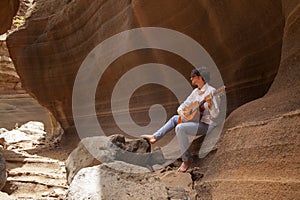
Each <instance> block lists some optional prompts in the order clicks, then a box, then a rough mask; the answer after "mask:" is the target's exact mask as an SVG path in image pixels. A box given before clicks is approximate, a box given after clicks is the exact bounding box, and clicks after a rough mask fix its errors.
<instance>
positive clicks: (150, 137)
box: [141, 135, 156, 144]
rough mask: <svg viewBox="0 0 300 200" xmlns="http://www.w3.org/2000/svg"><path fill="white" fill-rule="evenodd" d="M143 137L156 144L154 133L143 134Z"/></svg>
mask: <svg viewBox="0 0 300 200" xmlns="http://www.w3.org/2000/svg"><path fill="white" fill-rule="evenodd" d="M141 138H144V139H146V140H148V141H149V142H150V144H154V143H155V142H156V139H155V137H154V135H141Z"/></svg>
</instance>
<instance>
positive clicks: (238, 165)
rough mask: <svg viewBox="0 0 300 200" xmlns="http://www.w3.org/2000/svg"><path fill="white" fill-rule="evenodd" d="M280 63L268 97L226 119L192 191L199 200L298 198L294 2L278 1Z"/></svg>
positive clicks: (299, 10) (298, 33)
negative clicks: (281, 24)
mask: <svg viewBox="0 0 300 200" xmlns="http://www.w3.org/2000/svg"><path fill="white" fill-rule="evenodd" d="M282 3H283V11H284V14H285V19H286V22H285V29H284V36H283V47H282V56H281V63H280V68H279V71H278V74H277V76H276V78H275V81H274V83H273V84H272V86H271V88H270V90H269V91H268V93H267V94H266V95H265V96H264V97H263V98H260V99H257V100H255V101H252V102H250V103H248V104H245V105H243V106H241V107H240V108H238V109H236V110H235V111H234V112H232V113H231V115H230V116H229V117H228V119H227V121H226V123H225V126H226V129H225V130H224V135H223V138H222V140H221V142H220V143H219V144H218V151H217V153H216V154H215V156H214V159H213V160H212V161H210V162H207V163H205V165H206V166H207V167H208V170H207V172H206V173H205V176H204V179H203V180H202V181H201V182H199V183H198V186H196V188H197V190H198V193H199V194H204V196H203V199H242V198H243V199H297V198H299V195H300V191H299V188H300V181H299V180H300V168H299V166H300V163H299V160H300V135H299V133H300V123H299V122H300V93H299V91H300V79H299V76H300V68H299V65H300V42H299V41H300V26H299V24H300V3H299V2H298V3H297V4H292V3H287V2H285V1H282Z"/></svg>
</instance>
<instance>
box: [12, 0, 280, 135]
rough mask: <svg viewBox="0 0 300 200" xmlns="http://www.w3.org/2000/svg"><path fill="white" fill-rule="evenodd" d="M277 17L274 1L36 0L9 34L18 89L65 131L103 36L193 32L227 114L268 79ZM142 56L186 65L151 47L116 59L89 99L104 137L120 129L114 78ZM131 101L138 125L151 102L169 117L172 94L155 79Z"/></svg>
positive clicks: (274, 66)
mask: <svg viewBox="0 0 300 200" xmlns="http://www.w3.org/2000/svg"><path fill="white" fill-rule="evenodd" d="M161 11H163V12H161ZM283 21H284V16H283V14H282V8H281V1H279V0H276V1H274V0H266V1H259V0H256V1H251V2H249V1H236V2H227V1H204V0H201V1H189V0H184V1H182V0H180V1H179V0H178V1H176V2H175V1H174V0H164V1H136V0H132V1H129V0H121V1H104V0H103V1H92V0H88V1H86V0H78V1H59V2H58V1H42V0H38V1H36V6H35V12H33V13H32V16H31V17H30V18H29V19H28V20H27V23H26V26H25V27H24V29H22V30H20V31H18V32H15V33H14V34H12V35H10V36H9V38H8V47H9V50H10V54H11V56H12V58H13V61H14V63H15V66H16V69H17V72H18V74H19V75H20V76H21V79H22V84H23V87H24V88H25V89H26V90H27V91H28V92H29V93H30V94H31V95H32V96H34V97H35V98H36V99H37V100H38V101H39V102H40V104H42V105H43V106H45V107H47V108H48V109H49V110H50V111H51V112H52V113H53V115H54V116H55V117H56V119H57V120H58V121H59V122H60V123H61V125H62V127H63V128H64V130H66V131H68V130H72V128H74V121H73V116H72V107H71V105H72V102H71V99H72V89H73V84H74V79H75V76H76V74H77V71H78V69H79V67H80V65H81V63H82V61H83V59H84V58H85V57H86V55H87V54H88V53H89V51H91V50H92V49H93V48H94V47H95V46H96V45H97V44H99V43H100V42H102V41H104V40H105V39H107V38H109V37H111V36H113V35H115V34H117V33H120V32H121V31H125V30H128V29H132V28H136V27H148V26H157V27H164V28H169V29H173V30H176V31H179V32H182V33H184V34H186V35H188V36H190V37H192V38H193V39H195V40H196V41H197V42H198V43H200V44H201V45H202V46H203V47H204V48H205V49H206V50H207V51H208V52H209V54H210V55H211V56H212V58H213V59H214V61H215V63H216V64H217V66H218V67H219V71H220V72H221V74H222V77H223V80H224V82H225V85H226V86H227V98H228V111H229V112H231V111H232V110H234V109H235V108H237V107H238V106H240V105H242V104H244V103H246V102H249V101H251V100H253V99H256V98H258V97H261V96H263V95H264V94H265V93H266V92H267V90H268V88H269V87H270V85H271V83H272V82H273V79H274V77H275V75H276V73H277V70H278V66H279V62H280V52H281V45H282V34H283V33H282V31H283ZM148 62H154V63H162V64H166V65H169V66H172V67H173V68H174V69H176V70H178V71H179V72H180V73H182V74H183V75H184V76H185V77H186V78H187V79H188V78H189V73H190V71H191V69H192V66H191V65H190V64H189V63H188V62H187V61H186V60H184V59H183V58H181V57H179V56H176V55H174V54H172V53H168V52H165V51H161V50H155V49H152V50H151V49H144V50H140V51H134V52H130V53H128V54H126V55H123V56H121V57H120V58H118V59H117V60H116V61H115V62H114V63H112V64H111V66H110V67H109V69H107V70H106V71H105V73H104V75H103V77H102V78H101V80H100V82H99V86H98V87H99V88H100V87H101V88H105V89H101V90H100V89H98V91H97V93H96V97H95V99H96V110H97V116H98V119H99V122H100V124H101V126H102V127H103V129H104V131H105V132H106V133H107V134H108V135H110V134H116V133H122V131H121V130H120V129H119V128H118V127H117V126H116V124H115V122H114V119H113V117H112V113H111V105H110V103H111V94H112V90H113V88H114V86H115V84H116V81H117V80H119V78H120V77H121V76H122V75H123V74H124V73H126V72H127V71H128V70H130V69H132V68H133V67H135V66H137V65H140V64H144V63H148ZM87 87H88V86H87ZM150 97H151V98H150ZM161 97H164V98H161ZM131 99H132V101H131V105H130V108H131V111H130V114H131V116H132V117H133V119H134V120H135V121H136V123H137V124H140V125H146V124H147V123H148V122H149V117H148V111H147V110H148V109H149V106H151V105H153V104H157V103H160V104H162V105H164V106H165V107H166V109H167V112H168V117H170V116H171V115H172V114H173V113H174V112H175V110H176V107H177V106H178V101H177V99H176V98H175V97H174V94H173V93H171V92H170V91H169V90H167V89H166V88H164V87H158V86H157V85H146V86H145V87H143V88H141V89H139V90H137V91H136V93H135V94H134V95H133V97H132V98H131ZM141 99H142V100H141ZM158 100H160V101H159V102H158ZM121 103H122V102H121ZM124 123H127V122H124ZM72 131H73V132H74V130H72Z"/></svg>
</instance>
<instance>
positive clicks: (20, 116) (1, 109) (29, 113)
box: [0, 0, 59, 134]
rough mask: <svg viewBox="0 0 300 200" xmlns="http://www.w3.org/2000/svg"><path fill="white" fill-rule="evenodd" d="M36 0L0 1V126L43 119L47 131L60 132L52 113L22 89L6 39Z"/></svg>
mask: <svg viewBox="0 0 300 200" xmlns="http://www.w3.org/2000/svg"><path fill="white" fill-rule="evenodd" d="M32 4H33V0H21V1H20V2H19V1H14V0H8V1H6V0H4V1H1V2H0V12H1V19H0V21H1V23H0V24H1V27H0V113H1V115H0V127H1V128H6V129H12V128H15V126H20V125H22V124H24V123H26V122H28V121H41V122H43V123H44V124H45V129H46V130H47V132H48V133H52V134H54V133H57V132H58V130H59V124H58V123H57V121H56V120H55V119H54V117H52V116H51V114H50V112H49V111H47V110H46V109H45V108H44V107H42V106H41V105H40V104H39V103H38V102H37V101H36V100H35V99H33V98H32V97H31V96H29V95H28V94H27V92H26V91H25V90H24V89H23V87H22V84H21V80H20V77H19V75H18V74H17V72H16V69H15V66H14V64H13V61H12V59H11V57H10V54H9V52H8V48H7V42H6V38H7V35H9V34H10V33H12V32H14V31H16V30H18V28H19V27H20V26H21V25H22V24H23V23H24V18H25V16H26V15H27V14H28V10H30V8H31V5H32Z"/></svg>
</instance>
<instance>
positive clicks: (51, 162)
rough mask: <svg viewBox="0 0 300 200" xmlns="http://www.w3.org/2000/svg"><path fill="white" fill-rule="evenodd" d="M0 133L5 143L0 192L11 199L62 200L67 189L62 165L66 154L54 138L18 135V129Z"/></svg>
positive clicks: (40, 135)
mask: <svg viewBox="0 0 300 200" xmlns="http://www.w3.org/2000/svg"><path fill="white" fill-rule="evenodd" d="M1 131H2V133H1V134H0V137H1V138H3V139H4V140H3V141H5V142H4V143H3V145H2V146H3V149H2V150H1V153H2V155H3V156H4V158H5V160H6V170H7V182H6V184H5V186H4V188H3V189H2V192H5V193H7V194H8V195H9V197H10V198H12V199H63V198H64V196H65V194H66V191H67V188H68V186H67V184H66V178H65V177H66V172H65V165H64V159H65V157H66V156H67V153H66V152H65V151H64V150H61V148H60V147H59V145H58V144H57V142H58V138H55V137H49V136H48V135H47V134H46V132H44V133H42V134H41V132H40V133H37V132H32V131H31V132H28V131H27V134H22V133H24V132H23V131H22V129H21V128H16V129H14V130H11V131H6V130H5V129H1ZM39 131H41V130H39ZM21 136H22V137H21Z"/></svg>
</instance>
